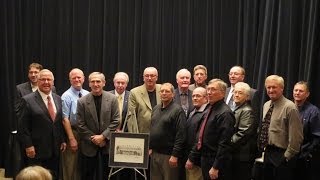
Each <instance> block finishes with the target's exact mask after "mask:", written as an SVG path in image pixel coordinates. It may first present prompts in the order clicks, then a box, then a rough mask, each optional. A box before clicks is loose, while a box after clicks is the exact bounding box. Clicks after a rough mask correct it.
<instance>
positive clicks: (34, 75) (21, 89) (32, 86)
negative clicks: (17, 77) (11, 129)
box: [15, 63, 56, 116]
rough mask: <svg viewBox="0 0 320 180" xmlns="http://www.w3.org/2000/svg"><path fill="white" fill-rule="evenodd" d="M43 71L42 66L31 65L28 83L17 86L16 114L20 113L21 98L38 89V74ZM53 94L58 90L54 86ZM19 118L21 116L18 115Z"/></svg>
mask: <svg viewBox="0 0 320 180" xmlns="http://www.w3.org/2000/svg"><path fill="white" fill-rule="evenodd" d="M42 69H43V67H42V65H41V64H38V63H31V64H30V65H29V69H28V79H29V81H28V82H24V83H21V84H18V85H17V86H16V88H17V89H16V97H15V112H16V113H19V108H20V105H21V104H20V102H21V98H22V97H23V96H25V95H27V94H30V93H32V92H34V91H36V90H37V89H38V74H39V72H40V71H41V70H42ZM51 91H52V92H54V93H56V88H55V87H54V86H52V89H51ZM17 116H19V115H17Z"/></svg>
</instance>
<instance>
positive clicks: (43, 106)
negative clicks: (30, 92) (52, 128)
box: [35, 91, 52, 122]
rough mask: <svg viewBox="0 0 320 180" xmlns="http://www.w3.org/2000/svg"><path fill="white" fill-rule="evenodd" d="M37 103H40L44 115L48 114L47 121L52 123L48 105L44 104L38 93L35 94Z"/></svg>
mask: <svg viewBox="0 0 320 180" xmlns="http://www.w3.org/2000/svg"><path fill="white" fill-rule="evenodd" d="M35 101H36V102H37V103H38V105H39V107H40V108H41V109H42V110H43V112H44V114H46V119H47V120H48V121H51V122H52V120H51V117H50V114H49V111H48V108H47V106H46V104H45V103H44V102H43V99H42V97H41V95H40V93H39V92H38V91H36V92H35Z"/></svg>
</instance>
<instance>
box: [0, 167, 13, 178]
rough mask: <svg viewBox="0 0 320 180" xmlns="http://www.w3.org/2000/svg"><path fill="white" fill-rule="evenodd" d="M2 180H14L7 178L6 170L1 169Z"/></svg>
mask: <svg viewBox="0 0 320 180" xmlns="http://www.w3.org/2000/svg"><path fill="white" fill-rule="evenodd" d="M0 180H12V178H5V177H4V169H0Z"/></svg>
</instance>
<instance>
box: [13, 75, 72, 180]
mask: <svg viewBox="0 0 320 180" xmlns="http://www.w3.org/2000/svg"><path fill="white" fill-rule="evenodd" d="M53 81H54V76H53V74H52V72H51V71H50V70H48V69H43V70H41V71H40V72H39V79H38V82H37V84H38V89H37V90H36V91H35V92H33V93H31V94H28V95H26V96H24V97H23V98H22V101H21V123H20V124H19V128H18V135H19V139H20V142H21V144H22V148H24V149H25V155H26V158H27V165H28V166H29V165H41V166H43V167H45V168H47V169H49V170H51V172H52V175H53V177H54V179H58V175H59V158H60V152H59V151H60V150H61V151H64V150H65V148H66V143H65V132H64V130H63V126H62V109H61V98H60V96H58V95H57V94H55V93H52V86H53Z"/></svg>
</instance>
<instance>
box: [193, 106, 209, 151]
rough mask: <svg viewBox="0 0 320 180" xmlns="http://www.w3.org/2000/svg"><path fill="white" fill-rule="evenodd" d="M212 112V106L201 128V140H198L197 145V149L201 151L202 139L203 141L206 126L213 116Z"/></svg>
mask: <svg viewBox="0 0 320 180" xmlns="http://www.w3.org/2000/svg"><path fill="white" fill-rule="evenodd" d="M211 111H212V106H210V107H209V110H208V112H207V114H206V117H205V119H204V120H203V122H202V124H201V127H200V130H199V138H198V143H197V149H198V150H199V149H200V148H201V146H202V139H203V133H204V129H205V127H206V124H207V121H208V118H209V116H210V114H211Z"/></svg>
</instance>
